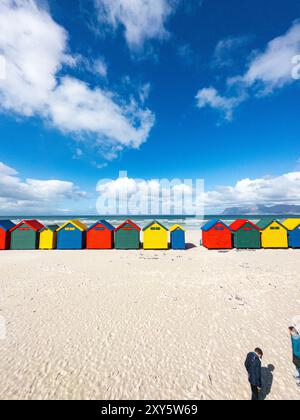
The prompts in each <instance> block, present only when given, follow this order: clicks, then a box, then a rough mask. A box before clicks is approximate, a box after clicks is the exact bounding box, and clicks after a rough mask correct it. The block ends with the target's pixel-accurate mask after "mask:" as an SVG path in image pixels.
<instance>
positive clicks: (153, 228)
mask: <svg viewBox="0 0 300 420" xmlns="http://www.w3.org/2000/svg"><path fill="white" fill-rule="evenodd" d="M151 230H160V228H159V227H152V228H151Z"/></svg>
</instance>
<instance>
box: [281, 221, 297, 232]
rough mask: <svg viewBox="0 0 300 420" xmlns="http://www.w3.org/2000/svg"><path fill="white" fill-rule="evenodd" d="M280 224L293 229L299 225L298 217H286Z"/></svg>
mask: <svg viewBox="0 0 300 420" xmlns="http://www.w3.org/2000/svg"><path fill="white" fill-rule="evenodd" d="M282 224H283V226H284V227H286V228H287V230H294V229H296V228H297V227H298V226H299V225H300V219H296V218H295V219H286V220H285V221H284V222H283V223H282Z"/></svg>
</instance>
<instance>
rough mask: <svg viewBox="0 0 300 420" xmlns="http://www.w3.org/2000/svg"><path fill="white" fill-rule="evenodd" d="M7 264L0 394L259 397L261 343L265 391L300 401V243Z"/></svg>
mask: <svg viewBox="0 0 300 420" xmlns="http://www.w3.org/2000/svg"><path fill="white" fill-rule="evenodd" d="M188 239H189V241H190V242H191V243H194V244H198V243H199V240H200V233H199V232H189V234H188ZM0 267H1V274H0V285H1V286H0V316H1V317H2V319H3V318H4V319H5V322H6V337H2V338H3V339H2V340H0V347H1V358H0V398H1V399H11V398H13V399H197V400H198V399H209V400H211V399H249V396H250V390H249V386H248V384H247V377H246V373H245V369H244V361H245V357H246V354H247V352H249V351H250V350H253V349H254V347H256V346H260V347H262V348H263V350H264V352H265V357H264V361H263V363H264V367H267V366H268V365H269V364H272V365H274V367H275V370H274V372H273V374H274V378H273V384H272V387H271V390H269V391H270V392H269V391H268V390H267V394H268V395H267V396H266V398H267V399H271V400H278V399H294V400H299V399H300V389H298V388H297V387H296V384H295V381H294V379H293V374H294V369H293V365H292V363H291V345H290V339H289V336H288V333H287V327H288V326H289V325H290V324H291V323H292V320H293V318H294V317H296V316H297V315H298V316H300V282H299V272H300V251H299V252H298V251H293V250H274V251H272V250H270V251H269V250H259V251H240V252H238V251H235V250H233V251H230V252H217V251H207V250H205V249H203V248H199V247H198V248H191V249H190V250H188V251H186V252H177V251H176V252H174V251H168V252H155V251H149V252H144V251H130V252H129V251H128V252H127V251H79V252H73V251H70V252H62V251H45V252H41V251H32V252H31V251H29V252H23V251H20V252H16V251H8V252H1V253H0ZM265 372H266V370H265ZM266 376H267V377H268V382H270V379H272V378H271V376H270V374H267V375H266Z"/></svg>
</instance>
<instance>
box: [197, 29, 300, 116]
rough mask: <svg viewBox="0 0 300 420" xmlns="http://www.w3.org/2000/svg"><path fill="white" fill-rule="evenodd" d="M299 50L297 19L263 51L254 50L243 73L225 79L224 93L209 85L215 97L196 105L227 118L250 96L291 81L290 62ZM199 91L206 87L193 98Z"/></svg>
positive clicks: (299, 40) (270, 91)
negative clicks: (255, 51)
mask: <svg viewBox="0 0 300 420" xmlns="http://www.w3.org/2000/svg"><path fill="white" fill-rule="evenodd" d="M299 51H300V22H299V21H297V22H295V23H294V24H293V25H292V26H291V27H290V29H289V30H288V31H287V32H286V33H285V34H284V35H282V36H279V37H277V38H275V39H273V40H272V41H270V42H269V43H268V44H267V46H266V48H265V50H264V51H263V52H260V53H256V54H255V56H254V58H253V57H252V58H251V60H250V63H249V65H248V68H247V71H246V72H245V73H244V74H243V75H239V76H235V77H230V78H228V79H227V91H226V93H225V94H224V95H221V94H219V93H218V91H217V90H216V89H214V88H209V89H208V90H210V91H211V92H212V90H214V96H215V98H218V100H206V101H200V102H199V101H198V107H199V108H204V107H206V106H210V107H211V108H213V109H216V110H218V111H221V112H222V113H224V112H225V117H226V118H227V119H228V115H231V114H232V112H233V110H234V108H235V107H236V106H237V105H239V104H240V103H242V102H243V101H245V100H246V99H247V98H248V97H249V96H250V95H254V96H256V97H260V96H264V95H269V94H271V93H273V92H274V91H275V90H276V89H280V88H283V87H284V86H287V85H289V84H292V83H293V82H295V79H294V78H293V77H292V71H293V62H292V61H293V57H294V56H296V55H297V54H299ZM252 56H253V54H252ZM203 91H204V92H205V91H206V89H202V90H200V91H199V92H198V95H197V97H198V96H199V94H200V96H201V93H202V92H203ZM202 95H203V93H202ZM224 104H225V106H224Z"/></svg>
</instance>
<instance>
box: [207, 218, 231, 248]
mask: <svg viewBox="0 0 300 420" xmlns="http://www.w3.org/2000/svg"><path fill="white" fill-rule="evenodd" d="M202 245H203V246H204V247H205V248H207V249H232V248H233V237H232V231H231V229H230V228H229V227H228V226H227V225H225V223H223V222H222V221H221V220H211V221H210V222H208V223H206V224H205V225H204V226H203V227H202Z"/></svg>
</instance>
